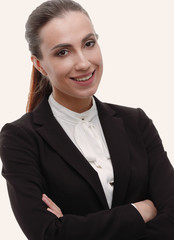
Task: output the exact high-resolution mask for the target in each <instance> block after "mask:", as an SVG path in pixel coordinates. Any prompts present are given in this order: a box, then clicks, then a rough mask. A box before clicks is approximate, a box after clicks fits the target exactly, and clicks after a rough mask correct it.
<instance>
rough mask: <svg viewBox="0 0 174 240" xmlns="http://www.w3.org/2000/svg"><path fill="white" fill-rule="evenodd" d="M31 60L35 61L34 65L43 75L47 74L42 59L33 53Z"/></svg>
mask: <svg viewBox="0 0 174 240" xmlns="http://www.w3.org/2000/svg"><path fill="white" fill-rule="evenodd" d="M31 61H32V62H33V65H34V67H35V68H36V69H37V70H38V71H39V72H40V73H41V74H42V75H44V76H47V73H46V71H45V70H44V69H43V67H42V66H41V62H40V60H39V59H38V58H37V57H36V56H34V55H32V56H31Z"/></svg>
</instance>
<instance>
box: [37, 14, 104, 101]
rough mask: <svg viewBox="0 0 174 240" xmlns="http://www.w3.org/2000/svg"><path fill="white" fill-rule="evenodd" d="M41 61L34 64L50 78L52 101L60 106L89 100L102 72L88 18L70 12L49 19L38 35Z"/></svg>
mask: <svg viewBox="0 0 174 240" xmlns="http://www.w3.org/2000/svg"><path fill="white" fill-rule="evenodd" d="M40 38H41V46H40V47H41V52H42V55H43V58H42V59H41V60H37V66H40V67H41V68H40V69H42V72H44V75H47V77H48V78H49V80H50V82H51V85H52V88H53V96H54V98H55V99H56V100H57V101H58V102H59V103H61V104H64V102H67V101H74V100H75V99H90V98H91V96H92V95H93V94H94V93H95V92H96V90H97V88H98V85H99V82H100V79H101V76H102V71H103V63H102V56H101V52H100V48H99V45H98V43H97V38H96V33H95V31H94V28H93V25H92V23H91V21H90V20H89V18H88V17H87V16H86V15H85V14H83V13H80V12H69V13H67V14H65V15H64V16H62V17H61V18H60V17H59V18H54V19H52V20H51V21H50V22H49V23H47V25H45V26H44V27H43V28H42V29H41V31H40Z"/></svg>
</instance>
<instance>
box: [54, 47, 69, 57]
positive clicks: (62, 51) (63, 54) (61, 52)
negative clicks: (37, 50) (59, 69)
mask: <svg viewBox="0 0 174 240" xmlns="http://www.w3.org/2000/svg"><path fill="white" fill-rule="evenodd" d="M67 54H68V50H65V49H63V50H61V51H59V52H58V53H57V54H56V55H57V56H60V57H63V56H66V55H67Z"/></svg>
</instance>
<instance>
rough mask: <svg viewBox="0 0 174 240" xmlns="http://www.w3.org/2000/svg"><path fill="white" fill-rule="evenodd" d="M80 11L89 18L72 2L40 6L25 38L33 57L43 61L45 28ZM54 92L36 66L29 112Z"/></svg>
mask: <svg viewBox="0 0 174 240" xmlns="http://www.w3.org/2000/svg"><path fill="white" fill-rule="evenodd" d="M70 11H78V12H82V13H84V14H85V15H86V16H88V17H89V15H88V13H87V12H86V11H85V9H84V8H82V6H81V5H80V4H78V3H77V2H74V1H72V0H50V1H46V2H44V3H42V4H41V5H40V6H38V7H37V8H36V9H35V10H34V11H33V12H32V13H31V15H30V16H29V18H28V21H27V23H26V32H25V37H26V40H27V42H28V45H29V50H30V52H31V54H32V55H34V56H36V57H37V58H38V59H42V53H41V50H40V43H41V40H40V37H39V32H40V30H41V28H42V27H43V26H45V25H46V24H47V23H48V22H49V21H51V20H52V19H53V18H55V17H61V16H63V15H64V14H66V13H67V12H70ZM51 92H52V87H51V84H50V81H49V79H48V78H47V77H45V76H43V75H42V74H41V73H40V72H39V71H38V70H37V69H36V68H35V67H34V66H33V69H32V74H31V83H30V91H29V96H28V103H27V109H26V110H27V112H31V111H32V110H33V109H34V108H35V107H36V106H37V105H38V104H39V103H40V101H41V100H42V98H43V97H44V96H45V95H48V94H50V93H51Z"/></svg>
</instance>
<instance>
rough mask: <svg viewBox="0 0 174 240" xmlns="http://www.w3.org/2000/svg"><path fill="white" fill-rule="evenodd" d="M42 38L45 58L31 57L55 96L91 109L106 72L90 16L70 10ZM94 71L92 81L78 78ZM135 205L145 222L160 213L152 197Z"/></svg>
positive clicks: (56, 208)
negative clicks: (93, 97)
mask: <svg viewBox="0 0 174 240" xmlns="http://www.w3.org/2000/svg"><path fill="white" fill-rule="evenodd" d="M72 22H73V24H72ZM62 26H63V27H62ZM40 38H41V46H40V48H41V52H42V55H43V57H42V59H38V58H37V57H36V56H32V57H31V59H32V61H33V64H34V66H35V67H36V68H37V69H38V71H40V72H41V73H42V74H43V75H45V76H47V77H48V78H49V80H50V83H51V85H52V88H53V97H54V99H55V100H56V101H57V102H59V103H60V104H62V105H63V106H65V107H66V108H69V109H70V110H72V111H75V112H83V111H86V110H88V109H89V108H90V107H91V104H92V96H93V95H94V93H95V92H96V91H97V88H98V85H99V83H100V79H101V76H102V72H103V62H102V56H101V52H100V48H99V45H98V42H97V36H96V33H95V30H94V28H93V25H92V23H91V21H90V20H89V18H88V17H87V16H86V15H85V14H83V13H80V12H68V13H67V14H65V15H64V16H63V17H61V18H54V19H52V20H51V21H50V22H49V23H47V24H46V25H45V26H44V27H43V28H42V29H41V31H40ZM92 73H94V74H93V75H92V77H91V78H90V79H89V82H88V81H87V82H83V83H82V82H80V83H79V82H78V81H75V79H82V78H86V77H87V76H91V74H92ZM42 201H43V202H44V203H45V204H46V205H47V207H48V208H47V211H49V212H51V213H53V214H54V215H56V216H57V217H58V218H60V217H63V213H62V211H61V209H60V208H59V206H57V205H56V204H55V203H54V202H53V201H52V200H51V199H50V198H49V197H47V196H46V195H45V194H43V195H42ZM134 204H135V207H136V209H137V211H138V212H139V213H140V215H141V216H142V218H143V220H144V222H148V221H150V220H152V219H153V218H154V217H155V216H156V215H157V210H156V208H155V206H154V204H153V202H152V201H151V200H148V199H147V200H144V201H140V202H137V203H134Z"/></svg>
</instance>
